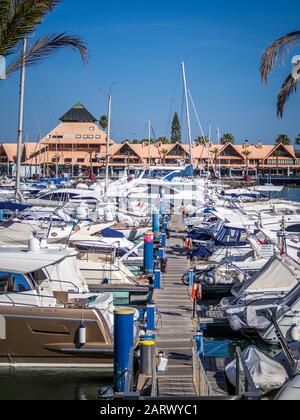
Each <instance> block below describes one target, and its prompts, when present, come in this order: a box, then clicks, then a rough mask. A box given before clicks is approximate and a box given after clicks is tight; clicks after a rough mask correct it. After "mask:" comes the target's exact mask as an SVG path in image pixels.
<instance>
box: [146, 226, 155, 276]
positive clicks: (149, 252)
mask: <svg viewBox="0 0 300 420" xmlns="http://www.w3.org/2000/svg"><path fill="white" fill-rule="evenodd" d="M153 240H154V238H153V233H146V235H145V238H144V272H145V274H147V276H152V274H153V272H154V243H153Z"/></svg>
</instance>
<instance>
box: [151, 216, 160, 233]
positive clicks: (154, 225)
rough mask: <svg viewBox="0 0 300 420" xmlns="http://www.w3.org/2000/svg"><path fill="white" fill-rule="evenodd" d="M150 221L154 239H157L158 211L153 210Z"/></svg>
mask: <svg viewBox="0 0 300 420" xmlns="http://www.w3.org/2000/svg"><path fill="white" fill-rule="evenodd" d="M152 221H153V232H154V238H155V239H159V234H160V220H159V211H158V210H154V212H153V214H152Z"/></svg>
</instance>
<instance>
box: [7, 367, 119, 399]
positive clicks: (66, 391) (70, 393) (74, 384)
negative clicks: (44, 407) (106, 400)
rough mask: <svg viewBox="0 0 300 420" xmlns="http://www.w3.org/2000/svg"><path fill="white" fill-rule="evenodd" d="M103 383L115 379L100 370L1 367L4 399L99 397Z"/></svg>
mask: <svg viewBox="0 0 300 420" xmlns="http://www.w3.org/2000/svg"><path fill="white" fill-rule="evenodd" d="M103 386H111V381H110V380H109V379H103V378H102V379H101V374H99V372H98V373H96V372H95V373H93V374H85V373H82V372H76V371H75V372H74V371H72V372H67V371H48V372H46V371H44V372H34V371H29V370H28V371H26V372H25V371H23V372H21V371H18V370H15V369H11V370H5V371H4V370H0V400H22V401H26V400H36V401H37V400H48V401H59V400H64V401H74V400H96V399H97V396H98V393H99V390H100V388H101V387H103Z"/></svg>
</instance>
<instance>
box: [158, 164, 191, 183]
mask: <svg viewBox="0 0 300 420" xmlns="http://www.w3.org/2000/svg"><path fill="white" fill-rule="evenodd" d="M193 175H194V167H193V166H191V165H190V166H187V167H186V168H185V169H184V170H182V171H180V170H178V171H175V172H172V173H171V174H169V175H167V176H166V177H165V178H164V180H166V181H169V182H171V181H173V179H174V178H177V177H183V178H185V177H190V176H193Z"/></svg>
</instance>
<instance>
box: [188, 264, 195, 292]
mask: <svg viewBox="0 0 300 420" xmlns="http://www.w3.org/2000/svg"><path fill="white" fill-rule="evenodd" d="M194 282H195V272H194V269H193V268H191V269H190V270H189V287H193V286H194Z"/></svg>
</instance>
